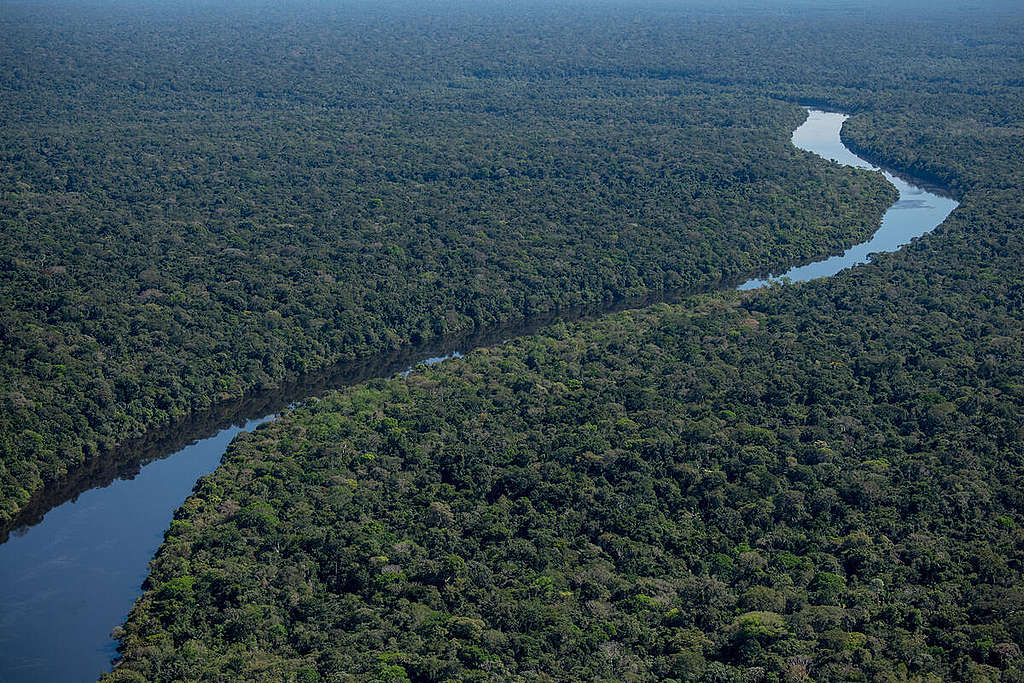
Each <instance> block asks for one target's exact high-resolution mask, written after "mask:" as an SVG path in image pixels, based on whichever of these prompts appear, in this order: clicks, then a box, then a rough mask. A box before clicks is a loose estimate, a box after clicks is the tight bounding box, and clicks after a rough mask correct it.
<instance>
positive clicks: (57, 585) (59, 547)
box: [0, 110, 957, 683]
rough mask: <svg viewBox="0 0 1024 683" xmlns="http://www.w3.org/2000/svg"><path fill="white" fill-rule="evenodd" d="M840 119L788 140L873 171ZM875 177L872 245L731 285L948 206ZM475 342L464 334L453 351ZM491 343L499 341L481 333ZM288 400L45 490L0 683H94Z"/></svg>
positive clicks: (851, 258)
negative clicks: (181, 518)
mask: <svg viewBox="0 0 1024 683" xmlns="http://www.w3.org/2000/svg"><path fill="white" fill-rule="evenodd" d="M846 118H847V117H846V116H845V115H843V114H836V113H828V112H821V111H816V110H810V115H809V117H808V119H807V120H806V121H805V122H804V123H803V124H802V125H801V126H800V127H799V128H797V129H796V131H794V133H793V144H794V145H795V146H797V147H799V148H800V149H803V150H806V151H809V152H813V153H815V154H818V155H820V156H822V157H824V158H826V159H829V160H834V161H837V162H838V163H841V164H847V165H850V166H856V167H857V168H864V169H875V166H873V165H872V164H870V163H868V162H867V161H865V160H863V159H861V158H860V157H858V156H856V155H855V154H853V153H852V152H851V151H850V150H849V149H847V148H846V146H845V145H843V143H842V141H841V140H840V137H839V131H840V129H841V128H842V125H843V121H845V120H846ZM885 176H886V178H888V179H889V181H890V182H892V183H893V185H895V186H896V188H897V189H898V190H899V199H898V200H897V201H896V203H895V204H893V205H892V207H890V208H889V210H888V211H887V212H886V213H885V216H884V217H883V218H882V223H881V226H880V228H879V229H878V231H877V232H876V233H875V234H874V235H873V236H872V238H871V239H870V240H868V241H867V242H864V243H861V244H858V245H856V246H854V247H851V248H850V249H849V250H847V251H846V253H844V254H843V255H842V256H835V257H832V258H829V259H825V260H823V261H818V262H816V263H811V264H808V265H806V266H801V267H797V268H793V269H791V270H789V271H788V272H786V273H784V274H783V275H781V276H771V277H768V278H767V279H763V280H762V279H754V280H749V281H747V282H746V283H744V284H742V285H740V289H753V288H756V287H761V286H765V285H767V284H771V283H775V282H782V281H786V280H788V281H793V282H800V281H805V280H812V279H815V278H819V277H826V276H830V275H834V274H835V273H838V272H839V271H841V270H844V269H846V268H849V267H851V266H854V265H857V264H859V263H864V262H866V261H867V260H868V255H869V254H871V253H876V252H884V251H894V250H896V249H898V248H900V247H901V246H903V245H905V244H907V243H909V242H910V241H911V240H913V239H914V238H916V237H920V236H921V235H924V234H925V233H928V232H930V231H931V230H933V229H934V228H935V227H936V226H937V225H939V224H940V223H941V222H942V221H943V220H945V218H946V217H947V216H948V215H949V214H950V212H951V211H952V210H953V209H954V208H956V205H957V203H956V201H954V200H953V199H949V198H947V197H942V196H939V195H936V194H933V193H932V192H929V191H926V190H924V189H922V188H920V187H917V186H915V185H913V184H911V183H910V182H908V181H906V180H904V179H902V178H899V177H897V176H895V175H892V174H891V173H889V172H885ZM526 331H528V330H524V329H523V328H520V329H519V330H518V332H519V333H524V332H526ZM483 341H485V340H475V341H474V340H466V341H465V346H463V348H464V349H469V348H473V347H475V346H478V345H480V344H481V343H483ZM496 341H500V336H499V337H494V338H492V339H491V340H490V342H491V343H493V342H496ZM450 352H451V349H443V348H442V349H438V350H434V351H419V352H418V353H419V354H421V355H420V356H419V360H417V357H416V356H410V355H408V354H406V355H405V356H398V357H394V358H390V359H386V360H384V361H382V362H380V363H378V364H377V365H374V366H373V367H372V368H366V367H364V368H363V369H362V371H361V372H360V373H357V374H352V373H348V374H344V375H343V376H341V377H338V378H335V379H334V380H333V381H332V380H331V379H326V380H323V381H320V382H318V383H316V385H309V386H308V387H297V388H294V389H293V395H295V396H304V395H312V394H314V393H317V391H323V390H324V389H326V388H330V387H331V386H343V385H344V384H350V383H352V382H354V381H358V380H359V379H366V378H368V377H370V376H374V375H375V374H376V376H390V375H392V374H394V373H395V372H397V371H400V370H402V368H407V367H411V366H414V365H416V364H417V362H426V363H431V362H438V361H440V360H444V358H447V357H449V354H450ZM303 390H306V391H308V393H302V391H303ZM287 402H288V400H287V399H284V403H283V404H282V403H281V402H280V397H279V400H278V401H277V402H276V403H275V402H274V401H267V402H264V403H259V402H248V403H247V404H246V405H245V406H244V407H242V406H240V407H238V409H237V410H236V411H235V412H234V414H233V415H228V416H226V417H222V418H221V419H220V421H219V423H218V422H217V421H214V424H216V425H217V426H216V427H214V428H215V429H218V430H219V431H216V433H215V434H214V435H213V436H210V437H208V438H203V439H201V440H198V441H194V442H192V443H188V445H185V444H180V443H179V446H178V448H177V449H173V450H172V451H171V452H173V455H171V456H170V457H163V456H164V455H166V453H167V452H168V451H166V450H164V451H160V448H159V447H153V448H154V450H155V451H156V452H158V453H159V455H158V456H154V457H160V458H161V459H155V460H153V461H152V462H149V463H148V464H144V465H142V466H141V468H140V467H139V464H138V462H136V463H135V464H134V465H133V466H128V467H126V468H120V469H119V468H117V467H111V468H109V471H103V472H97V473H92V474H91V478H86V477H83V478H82V479H83V482H85V485H82V484H81V483H80V484H79V486H78V488H72V489H70V491H71V492H70V493H69V492H64V493H58V494H55V496H54V499H55V503H60V501H61V500H62V499H67V500H66V502H63V503H60V504H56V506H55V507H52V509H49V510H46V509H43V510H40V511H38V512H37V513H36V514H37V515H38V516H42V520H41V521H39V522H38V523H37V524H35V525H34V526H26V527H23V528H22V529H19V530H15V531H14V532H13V533H12V534H11V535H10V538H9V539H8V540H7V541H6V542H5V543H2V544H0V683H20V682H22V681H25V682H28V681H33V682H35V683H46V682H49V681H54V682H57V681H60V682H68V683H73V682H75V681H94V680H95V679H96V676H97V675H98V674H99V673H100V672H101V671H109V670H110V661H111V658H113V657H114V656H115V655H116V650H115V643H114V641H113V640H112V639H111V638H110V632H111V630H112V629H113V628H114V627H116V626H117V625H118V624H119V623H120V622H121V621H122V620H123V618H124V616H125V615H126V614H127V613H128V610H129V609H131V606H132V604H133V603H134V601H135V599H136V598H137V597H138V595H139V594H140V586H141V584H142V581H143V579H145V576H146V570H147V564H148V562H149V560H150V558H151V557H152V556H153V554H154V553H155V552H156V550H157V548H158V547H159V545H160V542H161V541H162V539H163V532H164V530H165V529H166V528H167V527H168V525H169V524H170V521H171V517H172V515H173V514H174V511H175V510H176V509H177V508H178V507H179V506H180V505H181V504H182V502H183V501H184V500H185V498H186V497H187V496H188V494H189V493H190V492H191V491H192V487H193V485H194V484H195V482H196V480H197V479H198V478H199V477H201V476H203V475H205V474H208V473H210V472H212V471H213V469H214V468H215V467H216V466H217V465H218V463H219V462H220V459H221V456H222V455H223V453H224V450H225V448H226V447H227V445H228V443H229V442H230V441H231V439H233V438H234V437H235V435H237V434H238V433H239V432H240V431H242V430H243V429H244V430H251V429H254V428H256V427H257V426H259V425H260V424H262V423H263V422H266V421H268V420H271V419H273V417H274V415H275V414H276V412H277V411H278V410H280V409H281V407H282V406H283V405H287ZM259 415H263V416H262V417H258V416H259ZM200 431H201V430H200ZM207 433H209V431H207ZM182 446H183V447H182ZM175 450H176V452H175ZM149 459H150V458H141V459H140V460H141V461H142V462H146V461H147V460H149ZM90 485H91V486H93V487H94V488H89V486H90ZM35 521H37V520H32V522H35Z"/></svg>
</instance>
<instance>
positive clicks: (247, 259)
mask: <svg viewBox="0 0 1024 683" xmlns="http://www.w3.org/2000/svg"><path fill="white" fill-rule="evenodd" d="M480 11H481V12H482V14H481V15H479V16H478V18H479V19H482V21H477V20H476V19H474V18H473V16H477V15H473V14H471V15H469V16H467V17H463V18H461V19H456V18H453V22H454V23H452V24H450V25H448V24H446V23H445V22H444V21H441V20H440V19H438V18H434V19H430V18H428V17H425V16H424V17H420V18H419V20H418V21H420V22H427V24H426V26H427V28H424V24H422V23H417V21H412V22H407V21H405V20H404V19H403V18H402V15H401V13H400V12H399V13H398V14H397V15H394V16H388V15H378V14H376V13H373V12H368V11H366V10H360V9H358V8H353V9H348V10H329V9H327V8H325V7H321V8H319V9H318V10H316V11H311V12H310V13H308V14H307V13H302V12H292V11H287V10H285V11H278V10H275V11H268V12H267V13H262V12H261V13H258V14H253V15H250V14H247V13H245V12H243V11H241V9H235V10H230V9H226V8H222V10H221V12H222V13H223V15H218V14H216V13H210V12H206V11H192V10H188V9H183V8H180V7H179V8H177V9H168V10H163V9H157V8H149V9H141V8H140V9H135V10H132V9H129V8H126V7H123V8H120V10H119V11H117V12H113V13H110V14H107V13H98V12H99V10H98V9H90V8H86V7H75V8H72V7H63V8H61V9H60V10H59V11H54V12H43V11H36V10H35V9H32V8H30V7H29V6H27V5H24V6H22V5H15V6H10V7H7V8H5V12H4V16H3V18H2V21H3V22H4V23H3V26H4V28H5V31H4V34H5V40H4V41H3V46H2V47H0V66H2V67H3V68H0V73H2V74H3V76H2V81H0V86H2V88H3V93H4V96H3V97H2V98H0V114H2V117H0V120H2V122H3V123H2V127H3V132H4V135H3V136H2V137H0V140H2V142H0V186H2V187H3V191H2V193H0V260H2V263H0V463H2V467H0V522H3V521H5V520H9V519H10V518H11V517H12V516H14V515H15V514H16V513H17V511H18V510H19V509H20V508H21V507H22V506H24V505H25V503H26V501H27V500H28V499H29V498H30V497H31V496H32V495H34V494H37V493H38V492H39V491H40V489H41V488H42V487H43V486H44V485H46V484H52V483H54V482H56V481H60V480H61V479H62V478H64V476H65V475H66V474H67V473H68V472H69V471H74V470H75V469H76V468H78V467H80V466H81V465H82V464H83V463H84V462H85V461H87V460H92V459H95V458H98V457H101V456H102V455H103V454H105V453H107V452H108V451H110V450H111V449H113V448H114V447H115V446H116V445H117V444H122V443H124V442H125V441H126V440H128V439H130V438H132V437H134V436H137V435H139V434H143V433H145V432H147V431H150V430H153V429H154V428H158V427H164V426H167V425H169V424H172V423H176V422H180V421H182V420H183V419H185V418H186V416H188V415H190V414H196V413H202V412H203V411H207V410H210V409H211V407H215V406H216V405H218V404H220V403H223V402H225V401H229V400H231V399H235V398H238V397H240V396H244V395H246V394H248V393H251V392H252V391H254V390H259V389H266V388H273V387H276V386H279V385H280V384H281V383H282V382H286V381H289V380H291V379H294V378H295V377H298V376H301V375H308V374H309V373H315V372H316V371H318V370H323V369H325V368H327V367H328V366H330V365H331V364H333V363H335V362H338V361H343V360H345V359H353V358H366V357H371V356H381V355H387V354H389V353H391V352H392V351H393V350H394V349H395V348H396V347H398V346H400V345H408V344H421V343H423V342H426V341H427V340H431V339H437V338H440V337H449V336H459V335H465V334H468V333H470V332H473V331H479V330H482V329H487V328H492V327H495V326H497V325H499V324H501V325H507V324H511V323H516V322H518V321H522V320H524V319H527V318H533V317H536V316H539V315H548V314H551V313H552V312H555V311H569V310H574V309H585V308H601V307H604V306H607V305H609V304H610V303H612V302H614V301H616V300H619V299H623V298H627V297H641V296H655V297H658V296H667V293H668V292H672V291H681V290H687V289H689V288H707V287H712V286H715V285H716V284H717V283H719V282H721V281H729V280H730V279H733V280H738V279H740V278H741V277H743V276H745V275H751V274H754V273H756V272H759V271H762V270H764V269H769V268H771V269H776V270H777V269H780V268H782V267H784V266H786V265H789V264H792V263H794V262H796V261H802V260H808V259H811V258H815V257H822V256H824V255H826V254H828V253H833V252H836V251H839V250H840V249H841V248H842V247H843V246H846V245H849V244H850V243H853V242H855V241H858V240H859V239H862V238H863V237H864V236H866V235H867V234H869V233H870V231H871V229H872V227H873V226H874V225H875V222H876V219H877V216H878V215H879V214H880V213H881V211H882V210H883V209H884V207H885V206H886V205H887V204H888V203H889V202H890V201H891V199H892V190H891V188H889V187H888V186H887V185H886V184H884V183H883V182H882V180H881V179H880V178H878V177H877V176H872V175H870V174H866V173H857V172H854V171H851V170H850V169H846V168H836V167H830V166H828V165H827V164H824V163H822V162H821V161H820V160H818V159H815V158H813V157H811V156H810V155H802V154H799V153H796V152H795V150H793V149H792V147H791V146H790V144H789V142H788V139H787V137H788V134H789V131H791V130H792V129H793V128H794V127H795V126H796V125H797V123H798V122H799V120H800V116H801V112H800V111H799V110H798V109H796V108H795V107H793V106H791V105H789V104H785V103H782V102H779V101H775V100H771V99H768V98H765V97H762V96H758V97H749V96H746V95H744V94H741V93H738V92H736V91H734V90H730V89H728V88H720V87H714V86H710V85H707V84H702V83H700V82H698V81H693V80H692V79H689V78H687V77H686V76H685V75H682V74H677V75H672V74H668V75H667V77H666V75H665V74H662V73H660V72H657V71H655V72H652V73H641V72H638V71H637V68H639V67H640V66H642V64H644V63H646V57H643V56H642V55H639V54H638V55H636V56H630V57H629V59H628V61H627V62H626V63H620V59H621V58H622V55H619V56H617V57H615V58H614V59H613V60H612V61H611V62H609V67H610V68H613V69H614V71H612V72H610V73H609V72H605V71H604V70H602V69H598V70H596V71H590V70H579V69H577V68H575V67H571V66H568V65H564V64H563V62H562V57H561V53H562V51H563V50H564V49H565V48H567V47H569V46H568V45H565V44H564V41H562V40H561V39H559V40H556V42H554V43H550V42H549V41H547V40H546V39H537V38H535V37H536V36H548V34H549V31H550V27H549V26H548V25H547V22H546V20H543V19H540V18H531V17H529V16H525V15H523V16H518V17H517V18H516V19H515V20H514V23H513V24H512V25H511V26H514V28H510V29H509V30H508V31H505V30H503V29H501V28H500V27H501V26H503V25H506V22H505V19H504V18H500V19H499V18H498V17H495V16H494V15H493V11H494V10H489V9H483V10H480ZM551 11H552V12H554V14H553V15H552V17H551V18H553V19H556V20H557V21H556V23H558V22H561V21H562V20H563V19H569V20H570V21H571V22H572V23H573V24H574V25H576V26H578V27H579V28H580V29H581V30H584V31H586V32H587V33H593V34H594V35H593V36H592V37H593V38H594V39H595V40H598V41H600V43H599V44H604V45H607V46H612V45H614V44H615V43H616V42H617V39H616V38H615V37H614V35H611V36H605V35H603V34H604V33H606V32H607V31H609V30H613V27H614V26H615V25H616V23H617V21H616V20H615V18H614V17H612V16H608V17H603V18H599V20H598V21H597V23H596V24H595V23H591V21H592V20H591V19H587V18H570V17H569V16H567V15H565V13H564V11H563V10H551ZM218 17H220V18H218ZM222 20H223V21H228V22H229V24H230V25H231V26H232V28H231V29H230V31H229V33H231V34H232V35H235V36H237V40H232V41H231V47H230V49H227V48H225V45H224V40H225V32H224V30H223V27H222V23H221V22H222ZM436 22H440V23H436ZM493 22H497V23H493ZM641 30H646V29H641ZM613 33H614V30H613ZM369 36H380V37H381V40H382V41H383V42H381V43H379V44H378V43H376V42H375V40H376V39H372V38H369ZM548 37H550V36H548ZM704 40H705V41H706V40H707V39H706V38H705V39H704ZM609 41H611V42H609ZM673 42H676V41H675V39H673ZM683 42H686V41H685V40H684V41H683ZM453 44H455V45H461V48H456V47H453ZM681 44H682V43H681ZM482 45H491V46H492V47H491V48H490V49H492V50H493V51H494V52H493V53H486V54H481V53H480V52H479V48H478V47H474V46H482ZM539 46H540V47H539ZM704 47H705V46H702V44H700V43H693V44H692V46H690V47H688V48H687V50H689V51H692V54H699V52H700V51H702V50H703V49H704ZM538 49H539V50H540V51H538ZM531 52H533V53H535V54H536V56H537V58H538V59H539V60H540V61H539V62H537V63H522V64H518V65H509V70H508V71H505V70H504V69H503V68H502V69H498V70H495V68H494V67H495V64H496V62H495V59H497V57H496V56H497V55H506V56H507V55H514V54H520V55H522V56H524V57H525V56H526V55H527V54H529V53H531ZM630 54H631V53H630ZM342 55H344V56H343V57H342ZM627 56H628V55H627ZM672 58H673V56H672V55H671V54H666V55H664V56H663V57H662V60H663V61H664V60H671V59H672ZM500 59H505V57H501V58H500ZM638 60H639V61H638ZM128 65H130V66H128ZM256 65H260V66H258V67H257V66H256Z"/></svg>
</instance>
